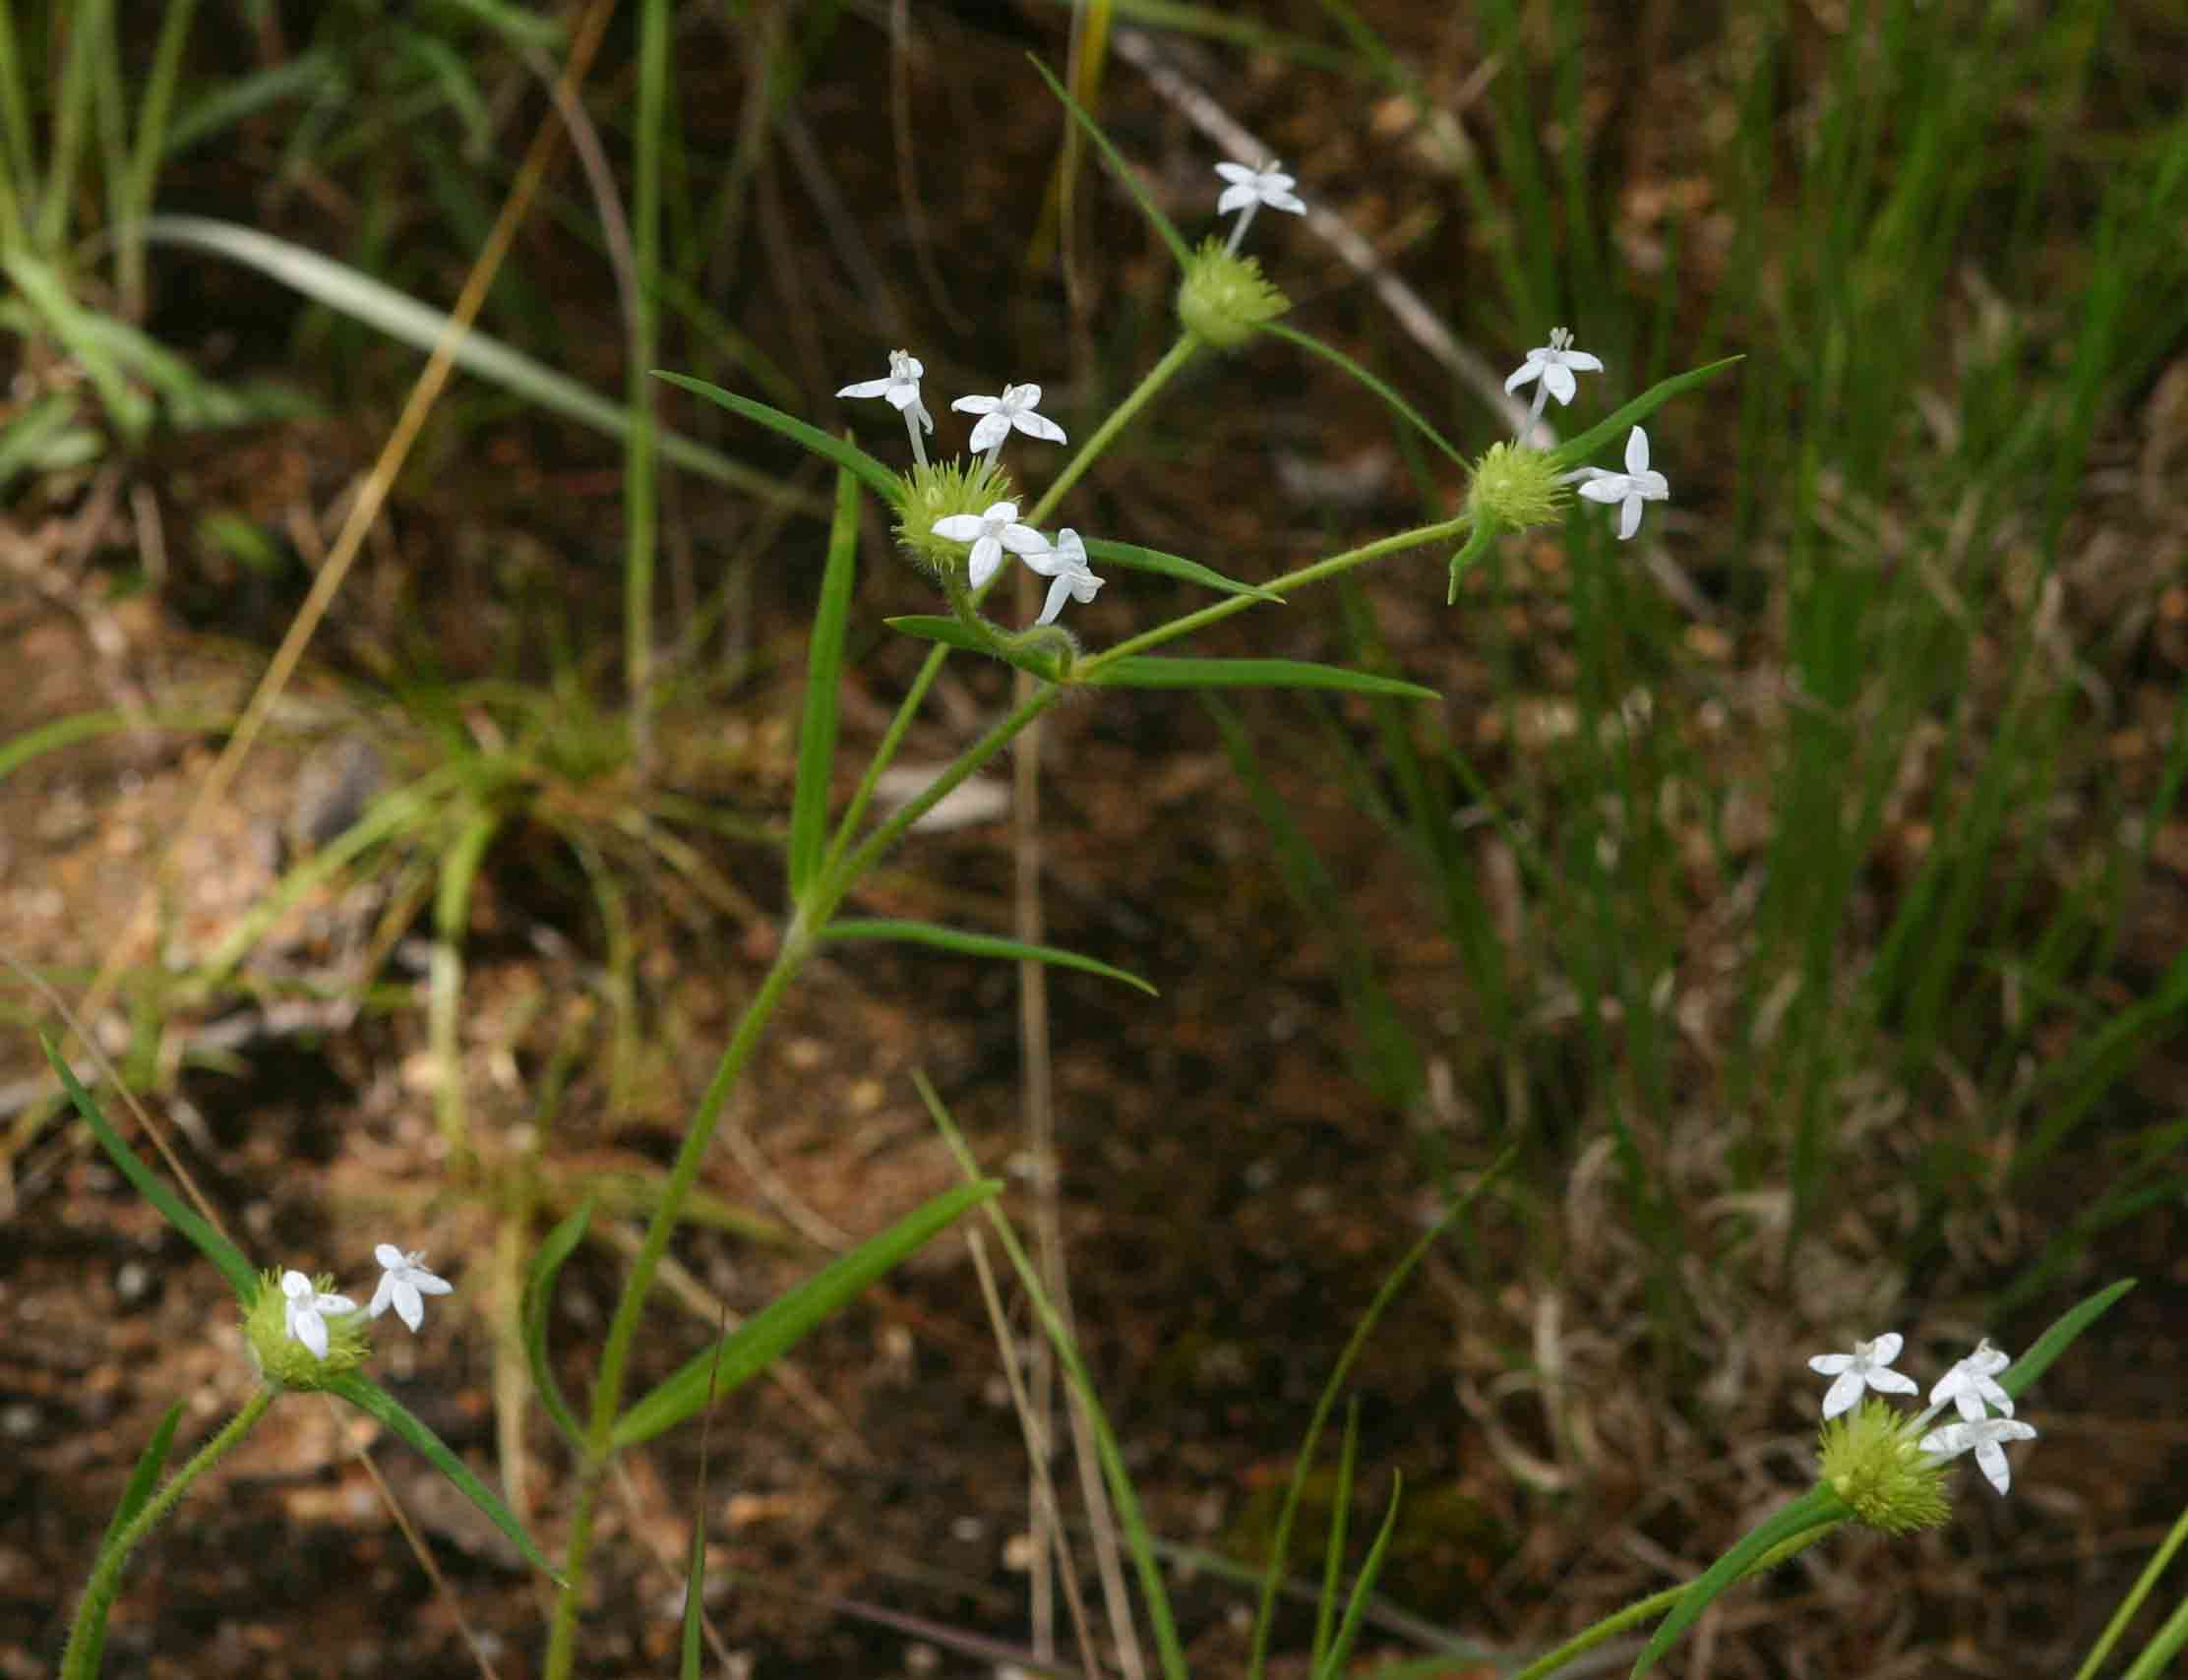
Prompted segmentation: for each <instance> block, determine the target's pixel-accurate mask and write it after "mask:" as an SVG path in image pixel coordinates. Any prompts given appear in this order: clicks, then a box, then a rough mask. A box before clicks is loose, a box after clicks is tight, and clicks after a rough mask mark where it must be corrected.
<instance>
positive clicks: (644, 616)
mask: <svg viewBox="0 0 2188 1680" xmlns="http://www.w3.org/2000/svg"><path fill="white" fill-rule="evenodd" d="M668 83H669V6H668V0H645V4H644V6H643V7H642V9H641V11H640V13H639V20H638V134H637V136H636V145H637V149H638V155H637V158H636V167H635V169H634V171H633V182H632V192H631V248H632V255H633V256H634V258H635V259H636V261H637V268H638V286H637V288H636V295H635V296H634V297H633V298H632V300H631V363H630V369H629V380H630V392H631V395H630V400H631V434H630V440H629V442H628V444H627V445H626V446H625V450H624V473H623V525H624V541H625V550H624V566H623V620H624V625H623V628H624V665H625V671H624V678H625V681H627V682H628V683H629V684H630V686H631V746H632V751H633V754H634V756H635V757H636V758H637V760H638V765H639V768H640V770H641V772H642V771H643V769H644V766H645V765H646V763H647V762H648V761H649V759H650V758H651V757H652V752H651V747H652V741H653V562H654V547H655V542H654V538H655V527H656V525H657V523H658V519H659V513H660V502H659V486H658V484H657V483H656V481H655V473H654V466H655V461H656V457H657V453H658V450H657V440H656V436H655V434H656V432H657V431H658V421H657V418H656V414H655V409H654V392H655V391H656V390H658V389H659V386H660V382H659V381H658V380H656V379H655V378H654V377H653V364H654V361H655V359H656V358H655V350H656V348H657V346H658V344H659V341H660V326H661V304H660V295H661V288H660V274H661V146H662V139H663V137H662V133H661V130H662V127H663V125H664V124H665V123H666V121H667V119H668Z"/></svg>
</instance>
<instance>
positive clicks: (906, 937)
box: [820, 916, 1162, 997]
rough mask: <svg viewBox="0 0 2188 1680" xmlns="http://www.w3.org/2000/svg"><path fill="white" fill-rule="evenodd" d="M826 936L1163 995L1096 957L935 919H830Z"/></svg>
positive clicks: (1151, 994) (1145, 983) (827, 937)
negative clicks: (1058, 972) (1029, 967)
mask: <svg viewBox="0 0 2188 1680" xmlns="http://www.w3.org/2000/svg"><path fill="white" fill-rule="evenodd" d="M820 936H821V937H822V938H824V939H895V940H899V941H901V942H903V943H905V944H911V945H932V946H934V947H935V948H936V949H937V950H939V951H955V952H957V953H958V954H959V955H960V956H967V957H1001V958H1003V959H1004V960H1005V961H1009V962H1029V963H1049V964H1051V965H1053V966H1054V967H1057V968H1075V969H1079V970H1081V971H1083V972H1084V973H1087V974H1098V975H1100V976H1101V977H1102V978H1103V979H1104V980H1121V981H1123V982H1124V984H1125V985H1126V986H1136V987H1138V988H1139V990H1142V991H1144V992H1146V993H1147V995H1148V996H1150V997H1160V996H1161V995H1162V993H1161V992H1159V991H1157V990H1155V989H1154V988H1153V987H1152V986H1150V985H1148V984H1147V982H1145V981H1144V980H1142V979H1140V978H1139V976H1138V975H1136V974H1133V973H1131V972H1129V971H1128V970H1125V969H1121V968H1112V967H1111V966H1110V965H1109V964H1108V963H1105V962H1102V961H1099V960H1098V959H1096V958H1094V957H1084V956H1081V955H1079V953H1078V952H1076V951H1066V950H1064V949H1063V948H1061V947H1060V946H1056V945H1029V944H1027V943H1026V942H1025V941H1024V940H1022V939H1004V938H1000V937H998V936H997V935H996V934H993V933H968V932H965V931H964V930H961V929H957V928H944V927H942V926H940V925H939V924H937V923H933V922H902V921H897V920H895V919H893V918H872V919H869V918H864V917H855V916H854V917H846V918H844V919H843V920H841V921H838V922H831V923H829V924H828V926H827V927H826V928H825V929H823V930H822V931H821V935H820Z"/></svg>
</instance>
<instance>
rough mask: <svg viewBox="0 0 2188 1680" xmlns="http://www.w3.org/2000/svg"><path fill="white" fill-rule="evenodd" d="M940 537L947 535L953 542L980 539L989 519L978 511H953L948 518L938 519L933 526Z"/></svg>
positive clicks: (967, 541)
mask: <svg viewBox="0 0 2188 1680" xmlns="http://www.w3.org/2000/svg"><path fill="white" fill-rule="evenodd" d="M931 528H932V529H933V531H934V533H935V535H937V536H938V537H947V538H948V539H949V540H950V541H951V542H953V543H969V542H975V541H977V540H978V539H979V537H980V533H981V532H982V531H983V530H985V529H986V528H987V521H986V520H984V519H982V518H981V516H980V515H979V514H978V513H952V514H950V515H949V517H948V518H946V519H937V520H936V521H935V523H934V525H933V526H932V527H931Z"/></svg>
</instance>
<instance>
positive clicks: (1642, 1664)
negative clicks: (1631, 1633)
mask: <svg viewBox="0 0 2188 1680" xmlns="http://www.w3.org/2000/svg"><path fill="white" fill-rule="evenodd" d="M1848 1515H1849V1513H1848V1511H1847V1507H1846V1502H1845V1501H1844V1500H1842V1499H1841V1498H1840V1497H1839V1496H1838V1495H1837V1494H1836V1493H1833V1492H1832V1491H1831V1490H1830V1489H1829V1488H1828V1487H1815V1488H1810V1489H1809V1490H1808V1491H1807V1492H1806V1493H1804V1494H1802V1495H1801V1496H1800V1497H1799V1498H1798V1499H1795V1500H1794V1501H1793V1503H1792V1504H1791V1505H1788V1506H1787V1507H1786V1508H1785V1509H1784V1510H1783V1511H1780V1512H1779V1513H1778V1514H1777V1515H1776V1516H1775V1517H1771V1518H1768V1519H1766V1520H1765V1521H1764V1522H1762V1523H1760V1524H1758V1525H1756V1527H1754V1528H1753V1529H1750V1530H1748V1531H1747V1533H1746V1534H1745V1535H1744V1536H1742V1537H1741V1538H1740V1539H1739V1540H1738V1541H1737V1542H1735V1543H1734V1544H1733V1546H1732V1550H1730V1551H1728V1552H1727V1553H1726V1554H1725V1555H1724V1556H1723V1557H1721V1558H1719V1559H1718V1560H1717V1561H1716V1562H1715V1563H1713V1564H1711V1565H1710V1566H1709V1568H1708V1569H1706V1570H1704V1571H1703V1572H1702V1574H1701V1575H1700V1576H1699V1577H1698V1578H1697V1579H1696V1580H1695V1582H1694V1584H1693V1585H1692V1586H1691V1587H1689V1588H1688V1589H1687V1590H1685V1591H1684V1592H1682V1593H1680V1594H1679V1601H1678V1602H1677V1603H1676V1604H1674V1605H1672V1606H1671V1614H1670V1615H1668V1616H1666V1617H1665V1618H1664V1620H1663V1621H1662V1622H1660V1623H1658V1624H1657V1630H1656V1632H1655V1634H1654V1635H1652V1636H1651V1637H1650V1640H1649V1644H1648V1648H1647V1649H1646V1650H1643V1651H1642V1652H1641V1657H1640V1660H1639V1661H1637V1662H1636V1663H1634V1665H1633V1673H1634V1674H1635V1675H1636V1676H1638V1675H1641V1674H1645V1673H1647V1672H1648V1671H1649V1669H1651V1668H1652V1667H1654V1666H1655V1665H1656V1661H1657V1659H1658V1658H1659V1657H1661V1656H1662V1655H1663V1654H1664V1653H1665V1652H1666V1651H1668V1650H1671V1647H1672V1646H1674V1645H1675V1644H1677V1643H1678V1638H1679V1635H1681V1634H1683V1633H1684V1632H1686V1630H1687V1629H1688V1628H1689V1627H1691V1626H1692V1625H1693V1623H1694V1618H1695V1617H1697V1616H1699V1615H1700V1614H1701V1613H1702V1612H1703V1611H1704V1610H1705V1609H1707V1608H1708V1607H1709V1602H1710V1600H1711V1599H1713V1598H1715V1597H1716V1596H1717V1595H1718V1594H1719V1593H1720V1592H1722V1591H1724V1590H1726V1589H1727V1588H1728V1587H1731V1586H1732V1584H1733V1583H1734V1582H1736V1581H1738V1580H1739V1579H1740V1578H1741V1577H1742V1576H1743V1575H1745V1574H1746V1573H1747V1571H1748V1569H1749V1568H1750V1567H1751V1566H1752V1565H1753V1564H1754V1563H1755V1562H1756V1560H1757V1559H1759V1558H1760V1557H1762V1555H1763V1554H1764V1553H1765V1552H1768V1551H1770V1550H1771V1549H1772V1548H1774V1547H1776V1546H1779V1545H1783V1544H1784V1543H1785V1542H1786V1541H1788V1540H1791V1539H1793V1538H1796V1537H1797V1536H1799V1535H1801V1534H1805V1533H1807V1532H1809V1531H1810V1530H1815V1529H1824V1528H1829V1527H1831V1526H1833V1525H1835V1524H1838V1523H1843V1522H1845V1521H1846V1520H1847V1517H1848Z"/></svg>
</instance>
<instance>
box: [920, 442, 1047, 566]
mask: <svg viewBox="0 0 2188 1680" xmlns="http://www.w3.org/2000/svg"><path fill="white" fill-rule="evenodd" d="M904 492H905V494H904V505H903V506H902V507H901V508H899V509H898V510H896V544H897V547H899V548H901V549H902V550H903V551H904V553H905V555H906V556H907V557H909V559H910V560H911V563H912V564H913V565H914V566H916V567H918V568H919V569H920V570H922V571H924V572H926V573H927V574H928V575H929V576H930V577H933V578H936V579H937V580H941V579H943V578H946V577H955V578H956V579H957V580H958V581H959V582H960V583H961V582H963V581H964V576H965V556H966V554H967V552H968V551H967V549H966V546H965V545H964V544H963V543H960V542H953V541H952V540H951V539H949V538H948V537H938V536H937V535H935V524H936V521H937V520H940V519H946V518H949V517H950V516H952V515H953V514H957V513H972V514H975V515H978V514H981V513H985V512H986V511H987V510H989V509H990V508H991V507H993V506H994V505H995V504H996V503H998V502H1015V501H1016V500H1017V499H1018V493H1017V491H1015V490H1014V489H1012V488H1011V485H1010V475H1009V474H1008V473H1006V472H1004V471H1003V468H1002V467H1000V466H989V465H987V464H985V463H984V462H981V461H978V460H972V461H962V460H950V461H936V462H934V463H933V464H931V465H927V466H915V467H914V468H912V470H911V471H910V472H908V473H906V474H905V475H904Z"/></svg>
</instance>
